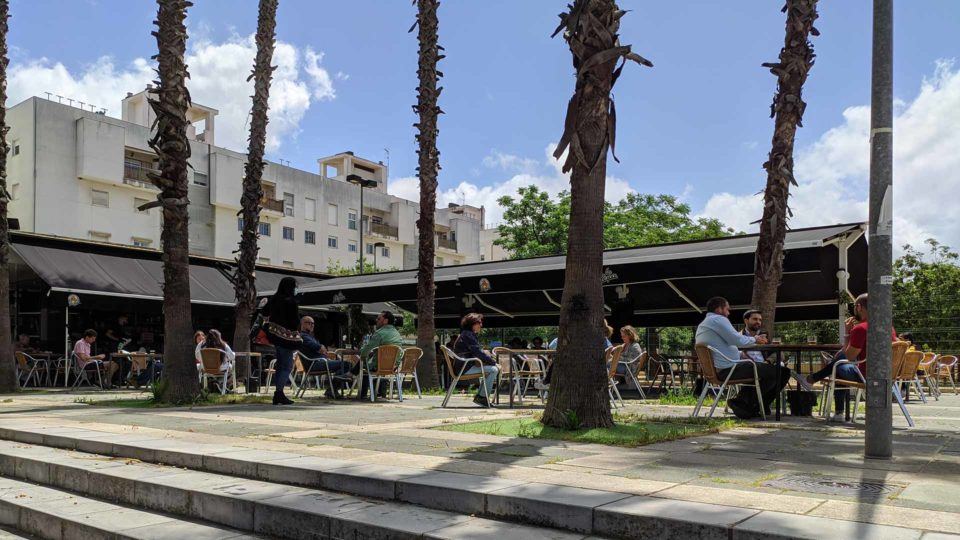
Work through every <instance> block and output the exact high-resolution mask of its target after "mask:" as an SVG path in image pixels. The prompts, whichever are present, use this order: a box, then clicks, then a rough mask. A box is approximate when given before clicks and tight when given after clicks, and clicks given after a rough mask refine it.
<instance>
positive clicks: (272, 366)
mask: <svg viewBox="0 0 960 540" xmlns="http://www.w3.org/2000/svg"><path fill="white" fill-rule="evenodd" d="M298 373H303V364H301V363H300V359H299V358H298V357H297V355H294V356H293V366H291V368H290V377H289V378H288V379H287V380H288V381H289V382H290V389H291V390H293V393H294V395H296V393H297V392H298V391H299V390H300V387H299V386H298V385H297V374H298ZM276 374H277V359H276V358H274V359H273V360H270V363H269V364H268V365H267V384H266V385H264V386H263V387H262V389H263V390H264V391H269V389H270V384H271V383H272V382H273V377H274V376H275V375H276ZM284 386H286V385H284Z"/></svg>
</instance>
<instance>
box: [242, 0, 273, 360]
mask: <svg viewBox="0 0 960 540" xmlns="http://www.w3.org/2000/svg"><path fill="white" fill-rule="evenodd" d="M278 3H279V1H278V0H260V12H259V14H258V15H257V37H256V40H257V57H256V58H255V59H254V62H253V72H252V73H251V74H250V78H252V79H253V80H254V83H253V111H252V113H251V118H250V140H249V145H248V147H247V164H246V165H245V167H244V175H243V196H242V197H241V199H240V208H241V210H240V215H241V216H242V217H243V230H242V231H241V233H240V249H239V253H238V254H237V269H236V271H235V272H234V274H233V286H234V290H235V292H236V299H237V310H236V318H237V320H236V325H235V326H234V328H235V330H234V333H233V348H234V349H235V350H237V351H249V350H250V336H249V334H250V319H251V317H252V316H253V310H254V307H255V304H256V301H257V286H256V275H255V271H256V264H257V249H258V248H257V238H258V237H259V234H257V227H258V225H259V223H260V201H261V199H263V184H261V183H260V180H261V178H262V177H263V150H264V147H265V146H266V142H267V122H269V120H270V119H269V118H267V109H268V100H269V98H270V79H271V78H272V77H273V67H271V66H270V62H271V61H272V60H273V47H274V44H275V41H276V40H275V35H276V27H277V4H278ZM247 80H250V79H247Z"/></svg>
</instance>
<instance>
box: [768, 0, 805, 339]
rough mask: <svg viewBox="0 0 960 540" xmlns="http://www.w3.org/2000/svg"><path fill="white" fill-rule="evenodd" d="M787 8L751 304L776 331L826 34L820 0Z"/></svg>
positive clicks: (774, 68) (793, 1) (774, 69)
mask: <svg viewBox="0 0 960 540" xmlns="http://www.w3.org/2000/svg"><path fill="white" fill-rule="evenodd" d="M782 11H784V12H786V14H787V30H786V37H785V38H784V44H783V48H782V49H780V61H779V62H775V63H765V64H763V66H764V67H767V68H770V72H771V73H773V74H774V75H776V76H777V93H776V95H774V97H773V104H772V105H771V106H770V116H771V117H773V118H774V128H773V148H772V149H771V150H770V156H769V158H768V159H767V162H766V163H764V164H763V168H764V169H766V170H767V187H766V190H765V191H764V193H763V217H762V218H761V219H760V238H759V239H758V240H757V254H756V259H755V262H754V277H753V299H752V300H751V304H752V305H753V306H754V307H755V308H756V309H759V310H760V312H761V313H762V314H763V320H764V322H765V324H766V325H767V330H768V331H769V332H770V334H771V335H773V332H774V321H775V316H776V306H777V288H778V287H779V286H780V279H781V277H782V276H783V239H784V237H785V236H786V234H787V218H788V215H789V216H791V217H792V213H791V212H790V209H789V207H788V205H787V199H788V198H789V197H790V184H793V185H797V181H796V180H795V179H794V177H793V142H794V137H795V136H796V133H797V127H798V126H799V127H802V126H803V123H802V119H803V110H804V109H805V108H806V106H807V105H806V103H804V102H803V99H802V98H801V94H802V91H803V83H804V82H805V81H806V80H807V73H809V72H810V68H811V67H813V59H814V57H815V56H816V55H814V54H813V45H812V44H811V43H810V41H809V39H808V38H809V36H810V35H811V34H812V35H814V36H818V35H820V32H818V31H817V29H816V28H814V27H813V23H814V21H816V20H817V0H787V3H786V5H784V6H783V9H782Z"/></svg>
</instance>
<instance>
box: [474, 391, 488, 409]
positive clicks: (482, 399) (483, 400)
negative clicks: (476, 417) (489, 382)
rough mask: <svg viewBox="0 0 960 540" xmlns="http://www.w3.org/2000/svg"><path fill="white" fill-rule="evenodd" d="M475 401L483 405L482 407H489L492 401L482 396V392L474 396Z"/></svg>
mask: <svg viewBox="0 0 960 540" xmlns="http://www.w3.org/2000/svg"><path fill="white" fill-rule="evenodd" d="M473 402H474V403H476V404H477V405H479V406H481V407H489V406H490V403H489V402H488V401H487V398H485V397H483V396H481V395H480V394H477V395H475V396H473Z"/></svg>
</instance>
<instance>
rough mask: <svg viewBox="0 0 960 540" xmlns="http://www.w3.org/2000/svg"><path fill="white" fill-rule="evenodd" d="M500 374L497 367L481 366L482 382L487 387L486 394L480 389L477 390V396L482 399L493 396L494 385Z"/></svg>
mask: <svg viewBox="0 0 960 540" xmlns="http://www.w3.org/2000/svg"><path fill="white" fill-rule="evenodd" d="M499 373H500V368H499V367H497V366H486V365H485V366H483V380H484V384H486V385H487V393H484V392H483V389H482V388H478V389H477V395H478V396H482V397H489V396H493V392H494V385H496V384H497V375H498V374H499Z"/></svg>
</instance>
